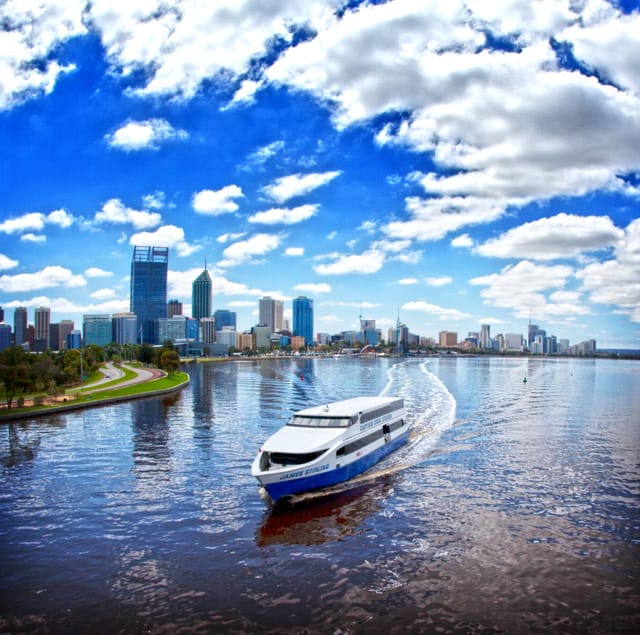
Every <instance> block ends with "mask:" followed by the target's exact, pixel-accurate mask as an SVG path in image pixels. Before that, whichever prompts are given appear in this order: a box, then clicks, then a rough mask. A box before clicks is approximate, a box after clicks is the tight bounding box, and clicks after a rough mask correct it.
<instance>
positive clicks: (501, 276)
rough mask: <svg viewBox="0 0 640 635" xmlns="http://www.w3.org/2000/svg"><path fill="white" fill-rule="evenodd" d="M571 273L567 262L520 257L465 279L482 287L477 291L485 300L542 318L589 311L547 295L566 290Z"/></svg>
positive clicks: (580, 313)
mask: <svg viewBox="0 0 640 635" xmlns="http://www.w3.org/2000/svg"><path fill="white" fill-rule="evenodd" d="M574 275H575V271H574V269H573V268H572V267H569V266H567V265H539V264H536V263H533V262H530V261H528V260H522V261H520V262H518V263H517V264H515V265H508V266H506V267H504V268H503V269H501V270H500V271H499V272H498V273H492V274H489V275H486V276H479V277H476V278H472V279H471V280H469V282H470V284H472V285H476V286H482V287H484V288H483V289H482V291H481V292H480V295H481V297H482V298H483V300H484V301H485V303H486V304H489V305H491V306H496V307H501V308H507V309H512V310H513V311H514V315H515V316H516V317H518V318H523V319H524V318H527V317H528V316H529V315H531V314H533V315H536V316H538V318H540V319H543V318H546V317H549V316H552V315H553V316H562V315H564V316H575V315H584V314H586V313H588V312H589V310H588V309H587V308H586V307H584V306H582V305H579V304H578V303H577V302H573V303H567V302H561V303H558V302H554V301H553V300H551V299H550V297H548V295H547V294H552V293H556V292H557V291H567V288H566V285H567V284H569V282H570V281H571V280H572V279H573V278H574ZM556 297H562V296H556ZM564 299H566V296H565V298H564Z"/></svg>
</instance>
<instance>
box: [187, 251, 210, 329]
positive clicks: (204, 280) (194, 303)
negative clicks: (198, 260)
mask: <svg viewBox="0 0 640 635" xmlns="http://www.w3.org/2000/svg"><path fill="white" fill-rule="evenodd" d="M212 303H213V282H212V281H211V276H210V275H209V271H208V270H207V263H206V262H205V263H204V271H203V272H202V273H201V274H200V275H199V276H198V277H197V278H196V279H195V280H194V281H193V285H192V289H191V315H192V317H194V318H195V319H196V320H201V319H202V318H210V317H211V309H212Z"/></svg>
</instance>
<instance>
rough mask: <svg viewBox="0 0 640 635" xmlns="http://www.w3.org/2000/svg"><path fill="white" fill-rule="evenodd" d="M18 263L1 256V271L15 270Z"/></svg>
mask: <svg viewBox="0 0 640 635" xmlns="http://www.w3.org/2000/svg"><path fill="white" fill-rule="evenodd" d="M18 264H19V263H18V261H17V260H14V259H13V258H9V256H5V255H4V254H0V270H3V269H13V268H14V267H17V266H18Z"/></svg>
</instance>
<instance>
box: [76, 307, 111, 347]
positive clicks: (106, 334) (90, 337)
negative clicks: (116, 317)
mask: <svg viewBox="0 0 640 635" xmlns="http://www.w3.org/2000/svg"><path fill="white" fill-rule="evenodd" d="M112 337H113V333H112V324H111V316H110V315H107V314H94V315H83V316H82V340H83V341H84V345H85V346H89V344H96V345H97V346H108V345H109V344H111V342H112V341H113V340H112Z"/></svg>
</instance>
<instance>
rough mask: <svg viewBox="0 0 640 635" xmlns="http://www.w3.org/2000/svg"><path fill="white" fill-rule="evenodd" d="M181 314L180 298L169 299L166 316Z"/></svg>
mask: <svg viewBox="0 0 640 635" xmlns="http://www.w3.org/2000/svg"><path fill="white" fill-rule="evenodd" d="M176 315H182V302H180V300H169V302H168V304H167V317H175V316H176Z"/></svg>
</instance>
